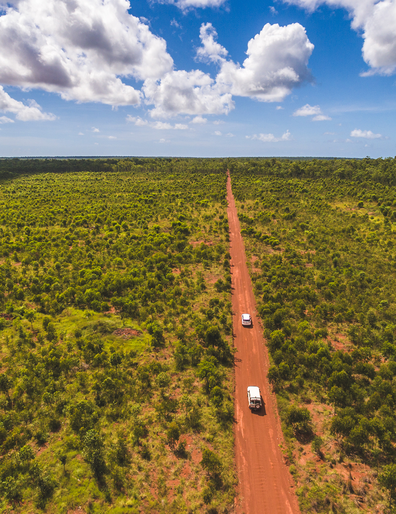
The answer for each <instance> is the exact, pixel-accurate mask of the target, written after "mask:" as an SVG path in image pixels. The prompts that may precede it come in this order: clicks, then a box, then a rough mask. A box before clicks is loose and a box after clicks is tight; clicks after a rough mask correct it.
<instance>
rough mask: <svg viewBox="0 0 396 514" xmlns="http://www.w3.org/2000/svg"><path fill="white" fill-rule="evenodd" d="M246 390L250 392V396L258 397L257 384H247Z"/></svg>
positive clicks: (258, 389)
mask: <svg viewBox="0 0 396 514" xmlns="http://www.w3.org/2000/svg"><path fill="white" fill-rule="evenodd" d="M248 391H249V393H250V396H251V397H257V398H260V396H261V395H260V388H259V387H257V386H249V387H248Z"/></svg>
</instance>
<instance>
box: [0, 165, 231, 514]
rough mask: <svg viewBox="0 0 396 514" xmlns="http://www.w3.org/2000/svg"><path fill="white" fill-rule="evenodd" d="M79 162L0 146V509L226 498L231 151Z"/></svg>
mask: <svg viewBox="0 0 396 514" xmlns="http://www.w3.org/2000/svg"><path fill="white" fill-rule="evenodd" d="M40 162H42V164H43V169H44V171H45V173H43V172H42V171H43V170H42V169H41V168H40ZM76 162H77V163H78V162H79V161H71V162H68V161H20V160H18V161H16V162H15V163H14V164H15V167H14V168H13V167H12V166H11V164H12V161H10V160H7V161H2V162H1V165H2V169H3V171H4V174H3V177H5V178H3V180H2V182H1V183H0V242H1V243H0V244H1V246H0V357H1V364H0V455H1V456H0V498H1V499H0V511H1V512H8V510H9V508H10V507H11V506H13V508H14V511H15V512H37V511H38V509H45V510H46V511H47V512H56V513H62V512H65V513H66V512H71V511H72V510H73V509H78V508H79V507H80V506H81V508H82V509H83V510H84V511H85V512H106V513H110V512H114V513H116V512H126V509H127V510H128V512H149V511H150V512H178V513H179V512H206V511H208V510H209V509H212V512H226V511H227V510H228V509H229V508H230V506H232V502H233V497H234V481H235V478H234V468H233V440H232V421H233V403H232V396H231V395H232V391H233V385H232V382H233V381H232V364H233V352H232V348H231V346H230V344H231V331H232V327H231V312H230V309H231V307H230V306H231V303H230V283H231V280H230V274H229V254H228V223H227V219H226V214H225V207H226V199H225V195H226V187H225V185H226V175H225V164H224V163H223V162H221V161H205V162H198V161H186V160H174V161H172V160H170V159H167V160H156V161H153V160H142V161H140V160H130V161H129V160H124V161H116V160H112V161H99V160H98V161H81V163H80V164H81V166H84V167H83V168H80V169H78V167H77V168H76V166H77V164H76ZM10 163H11V164H10ZM24 163H25V164H24ZM51 163H52V167H51ZM68 166H69V167H68ZM85 166H86V167H85ZM69 169H72V170H74V171H78V172H76V173H69V172H68V171H69ZM87 169H88V171H87ZM83 170H86V171H83Z"/></svg>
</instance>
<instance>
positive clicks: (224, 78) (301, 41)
mask: <svg viewBox="0 0 396 514" xmlns="http://www.w3.org/2000/svg"><path fill="white" fill-rule="evenodd" d="M313 48H314V45H313V44H312V43H311V42H310V41H309V39H308V37H307V34H306V32H305V29H304V27H303V26H301V25H300V24H299V23H292V24H290V25H287V26H285V27H280V26H279V25H278V24H274V25H270V24H269V23H267V24H266V25H264V27H263V29H262V30H261V32H260V33H259V34H257V35H256V36H255V37H254V38H253V39H251V40H250V41H249V43H248V49H247V52H246V53H247V55H248V57H247V58H246V59H245V61H244V62H243V65H242V66H240V65H239V64H235V63H234V62H232V61H227V62H224V63H222V66H221V71H220V73H219V74H218V76H217V79H216V80H217V82H218V83H219V84H223V85H228V86H229V87H230V90H231V92H232V94H234V95H238V96H249V97H252V98H255V99H257V100H260V101H263V102H279V101H282V100H284V98H285V97H286V96H287V95H289V94H290V93H291V91H292V89H293V88H294V87H296V86H299V85H300V84H302V83H303V82H306V81H310V80H311V73H310V71H309V70H308V67H307V65H308V59H309V57H310V56H311V53H312V51H313Z"/></svg>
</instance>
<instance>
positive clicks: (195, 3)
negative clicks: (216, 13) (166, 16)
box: [157, 0, 226, 11]
mask: <svg viewBox="0 0 396 514" xmlns="http://www.w3.org/2000/svg"><path fill="white" fill-rule="evenodd" d="M157 1H158V3H161V4H171V5H175V6H176V7H178V8H179V9H181V10H182V11H186V10H188V9H191V8H194V7H200V8H205V7H220V6H221V5H223V4H224V3H225V1H226V0H157Z"/></svg>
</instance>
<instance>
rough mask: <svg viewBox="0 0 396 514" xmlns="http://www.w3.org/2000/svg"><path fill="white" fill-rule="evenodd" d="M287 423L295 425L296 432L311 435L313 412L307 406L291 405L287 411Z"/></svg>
mask: <svg viewBox="0 0 396 514" xmlns="http://www.w3.org/2000/svg"><path fill="white" fill-rule="evenodd" d="M286 423H287V424H288V425H291V426H292V427H293V430H294V432H295V433H296V434H301V435H309V434H311V433H312V420H311V414H310V413H309V410H308V409H307V408H305V407H302V408H300V407H297V406H296V405H291V406H290V407H289V408H288V410H287V413H286Z"/></svg>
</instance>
